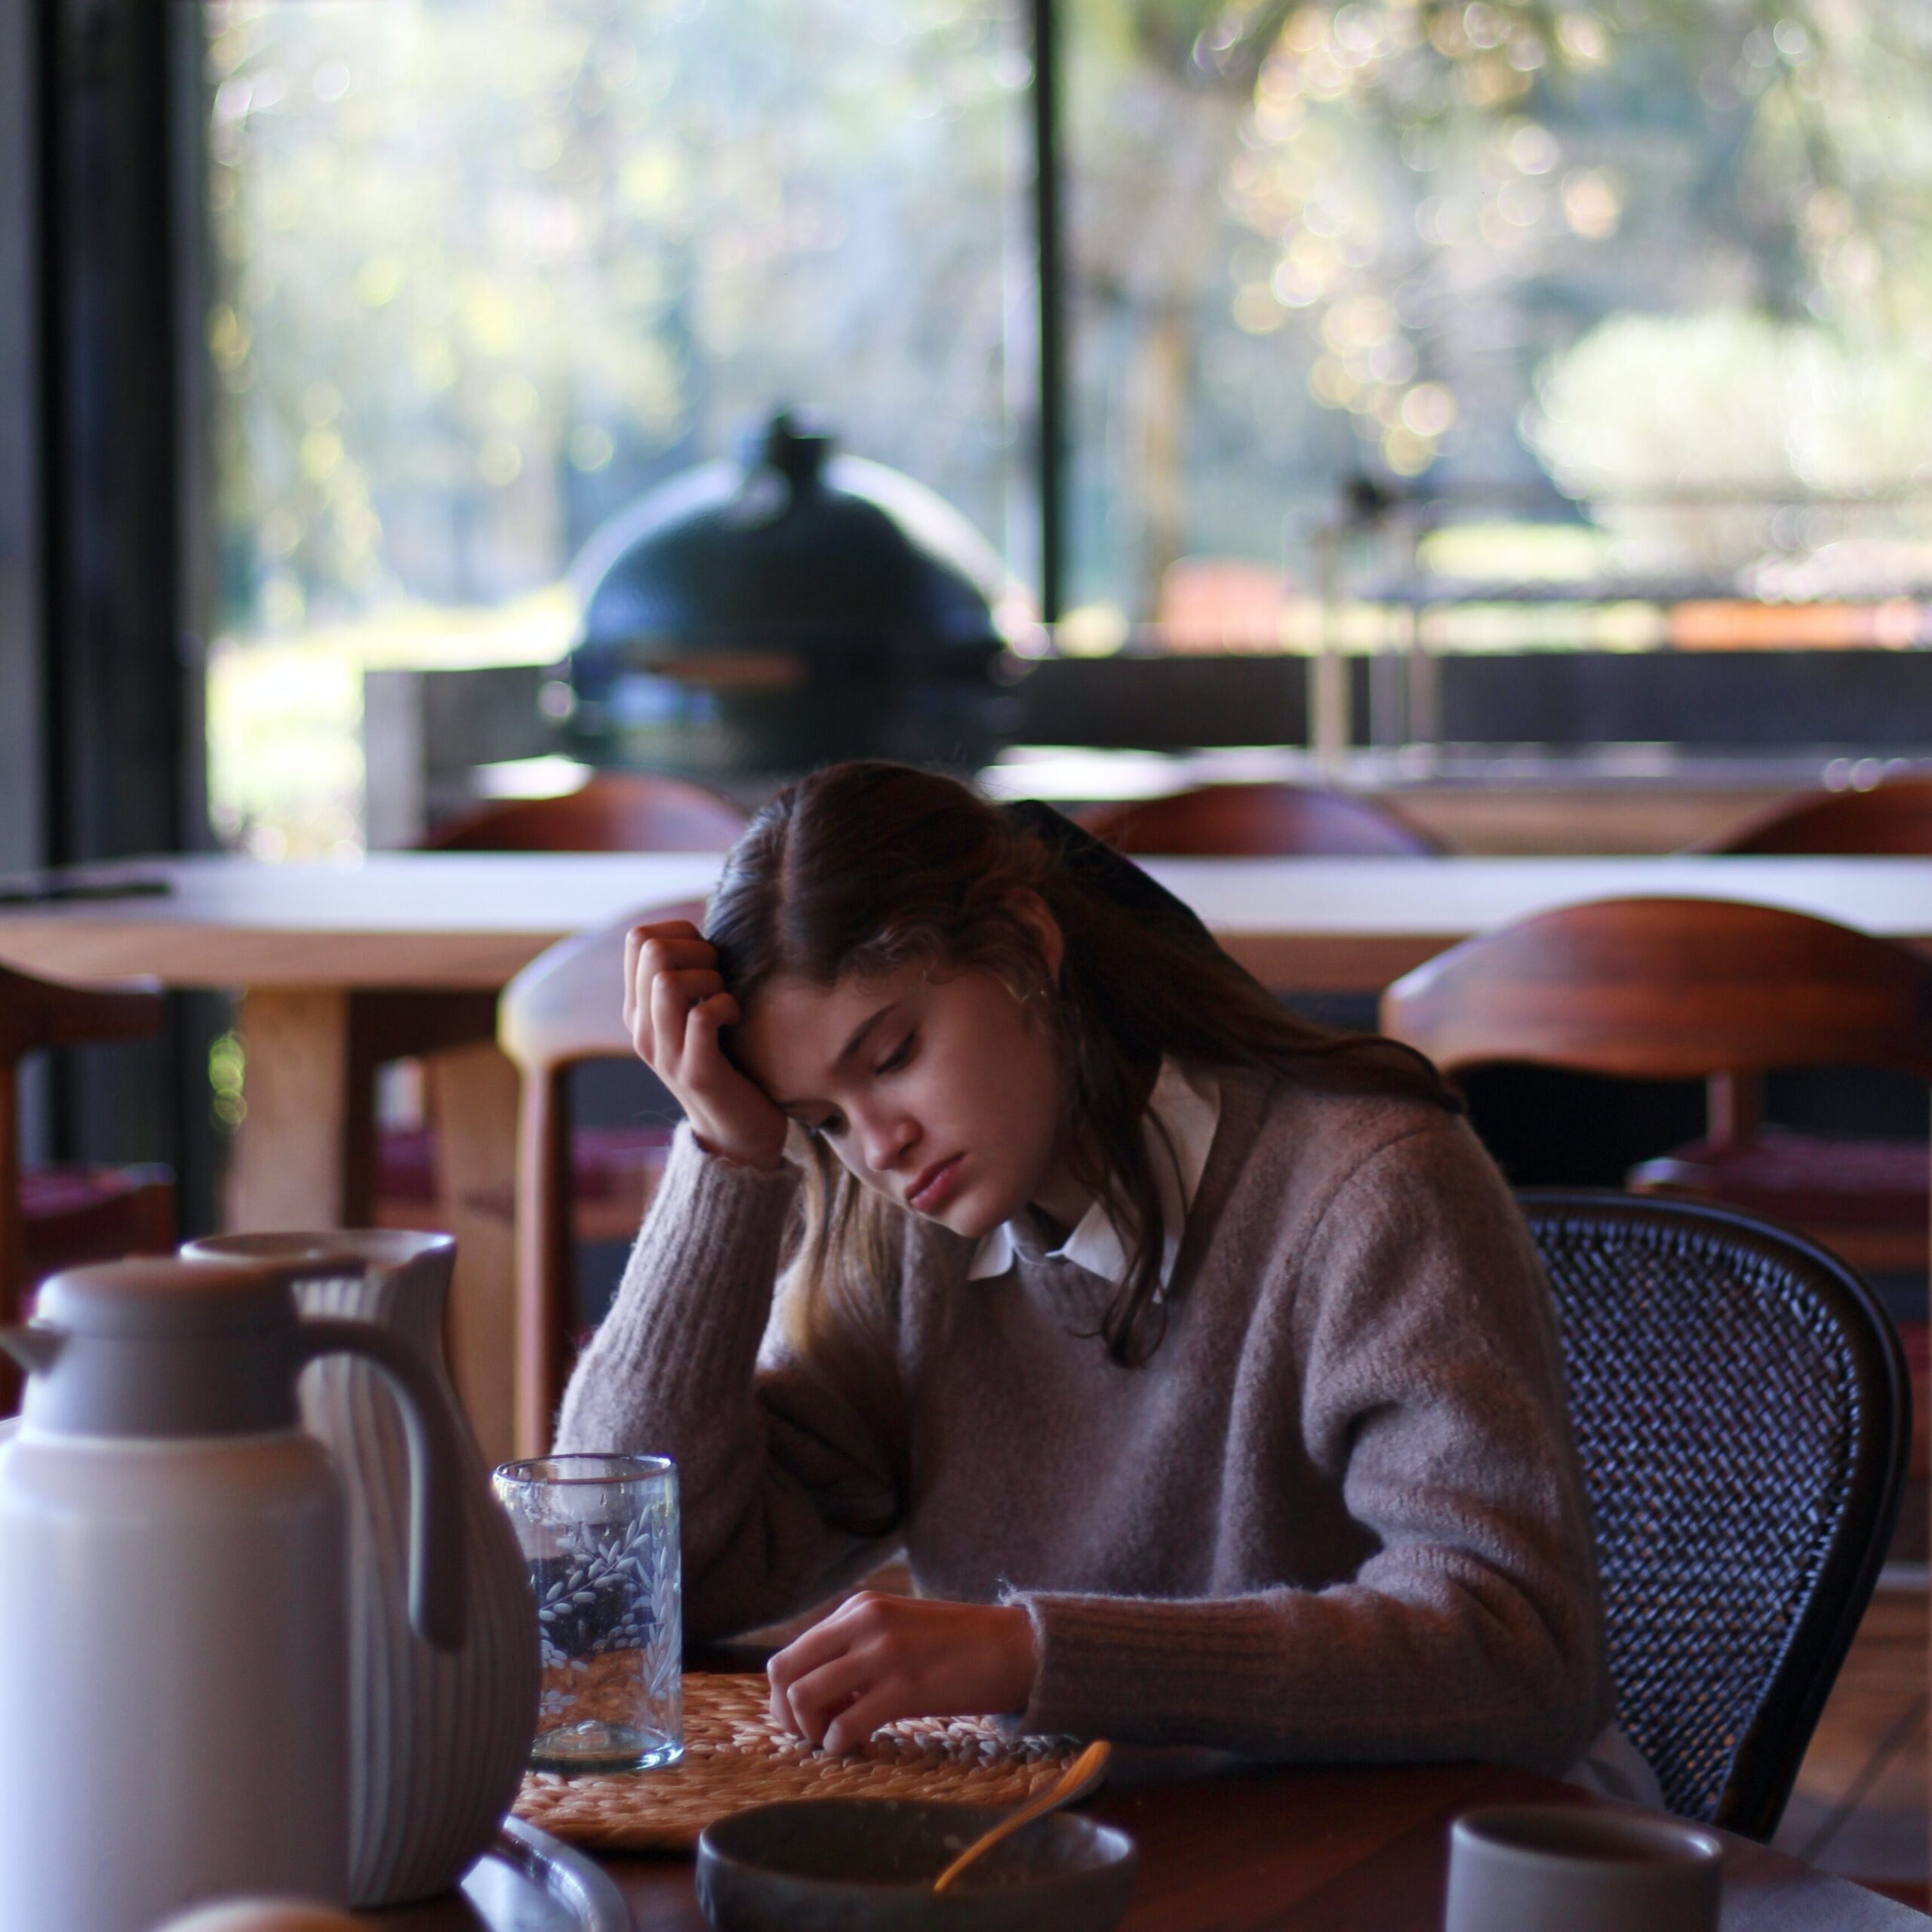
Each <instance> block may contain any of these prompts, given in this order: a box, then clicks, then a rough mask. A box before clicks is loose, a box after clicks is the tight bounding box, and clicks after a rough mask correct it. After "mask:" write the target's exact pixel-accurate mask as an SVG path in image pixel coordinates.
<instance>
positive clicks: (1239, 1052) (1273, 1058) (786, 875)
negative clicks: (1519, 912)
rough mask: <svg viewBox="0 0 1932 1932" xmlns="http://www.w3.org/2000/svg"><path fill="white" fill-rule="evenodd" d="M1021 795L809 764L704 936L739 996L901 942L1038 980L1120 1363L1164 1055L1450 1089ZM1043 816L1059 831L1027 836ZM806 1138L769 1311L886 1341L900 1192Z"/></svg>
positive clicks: (1321, 1078) (851, 965) (1150, 1239)
mask: <svg viewBox="0 0 1932 1932" xmlns="http://www.w3.org/2000/svg"><path fill="white" fill-rule="evenodd" d="M1031 810H1032V814H1033V815H1032V817H1028V816H1026V815H1024V814H1018V813H1016V812H1014V811H1012V810H1011V809H1008V810H1002V809H1001V808H999V807H998V806H995V805H993V804H989V803H988V802H987V801H986V800H985V799H983V798H980V796H979V795H977V793H975V792H973V791H971V789H968V787H967V786H964V785H963V784H961V783H958V781H957V780H954V779H951V778H947V777H940V775H938V774H935V773H933V772H928V771H920V770H918V769H917V768H914V767H912V766H909V765H903V764H888V763H886V762H884V761H872V760H867V761H859V762H855V763H852V764H840V765H834V766H832V767H831V768H829V769H828V770H826V771H819V772H815V773H814V774H812V775H811V777H808V778H804V779H801V780H799V781H798V783H795V784H793V785H790V786H787V787H786V789H784V790H783V791H782V792H780V793H779V794H778V795H777V797H776V798H774V799H773V800H772V801H771V803H770V804H768V805H767V806H765V807H764V809H763V810H762V811H760V812H759V813H758V815H757V817H755V818H754V819H753V820H752V822H751V823H750V825H749V826H748V827H747V828H746V831H745V833H744V835H743V837H742V838H740V840H739V841H738V843H737V845H735V846H734V848H732V851H731V856H730V857H728V859H727V860H726V861H725V864H724V875H723V877H722V878H721V880H720V881H719V883H718V888H717V891H715V893H714V894H713V895H712V900H711V903H710V906H709V909H708V911H707V912H706V920H705V928H706V931H705V936H706V938H707V939H709V940H710V941H711V943H712V944H713V945H714V946H716V947H717V948H718V954H719V960H718V964H719V968H720V970H721V972H722V973H723V974H724V980H725V983H726V984H727V985H728V986H729V987H730V988H731V991H732V992H734V994H735V995H737V998H738V1001H739V1002H740V1005H741V1006H742V1007H743V1008H745V1009H746V1011H749V1010H750V1008H751V1005H752V1002H753V1001H755V999H756V998H758V993H759V992H760V990H761V989H762V988H764V986H768V985H769V984H770V983H771V981H772V980H774V979H777V978H779V977H784V978H786V979H790V980H798V981H801V982H802V983H804V984H807V985H811V986H832V985H833V984H835V983H837V982H838V980H841V979H844V978H845V977H848V976H852V975H857V976H860V977H865V976H868V975H870V974H876V973H882V972H888V971H891V970H893V969H894V968H896V967H898V966H900V965H902V964H906V962H908V961H914V960H920V961H931V962H932V963H934V964H941V965H944V966H947V967H952V968H961V967H968V968H974V967H976V968H986V969H989V970H991V971H995V972H997V973H998V974H1001V977H1004V979H1005V980H1007V982H1008V984H1009V985H1011V986H1013V987H1014V989H1015V991H1016V992H1021V993H1022V994H1023V995H1027V994H1031V993H1033V992H1036V991H1037V992H1042V993H1047V994H1048V995H1050V996H1049V997H1048V998H1044V1000H1042V1001H1041V1003H1040V1008H1039V1010H1040V1011H1041V1013H1042V1015H1043V1023H1044V1024H1045V1025H1046V1026H1048V1027H1049V1028H1050V1029H1051V1033H1052V1035H1053V1039H1054V1045H1055V1048H1056V1050H1057V1054H1058V1057H1059V1060H1060V1069H1061V1091H1062V1093H1063V1096H1064V1103H1065V1106H1066V1120H1065V1121H1064V1122H1063V1128H1064V1129H1065V1130H1066V1131H1065V1132H1064V1134H1063V1139H1064V1143H1065V1144H1066V1146H1067V1148H1068V1149H1069V1157H1068V1158H1069V1164H1070V1165H1071V1166H1072V1170H1073V1172H1074V1174H1075V1178H1076V1179H1078V1180H1079V1182H1080V1183H1081V1185H1082V1186H1084V1187H1087V1188H1089V1189H1091V1191H1092V1192H1093V1194H1094V1196H1095V1198H1097V1199H1100V1200H1103V1201H1105V1202H1106V1204H1107V1206H1108V1208H1109V1211H1110V1213H1111V1214H1112V1216H1113V1217H1114V1219H1115V1223H1116V1225H1117V1226H1119V1227H1120V1228H1121V1230H1122V1233H1123V1236H1124V1239H1125V1244H1126V1246H1127V1247H1128V1269H1127V1278H1126V1279H1125V1280H1124V1281H1122V1282H1121V1284H1120V1286H1119V1288H1118V1291H1117V1292H1116V1294H1115V1296H1114V1297H1113V1299H1112V1301H1111V1302H1110V1303H1109V1305H1108V1306H1107V1307H1106V1311H1105V1312H1104V1313H1103V1315H1102V1316H1101V1317H1100V1321H1099V1323H1098V1333H1099V1334H1100V1336H1101V1337H1102V1338H1103V1340H1104V1341H1105V1343H1106V1349H1107V1352H1108V1354H1109V1356H1110V1357H1112V1359H1113V1360H1115V1361H1118V1362H1120V1363H1122V1364H1127V1365H1133V1364H1137V1363H1139V1362H1141V1361H1145V1360H1146V1358H1147V1357H1148V1356H1149V1355H1151V1354H1152V1352H1153V1350H1154V1349H1155V1348H1156V1347H1158V1346H1159V1343H1160V1340H1161V1334H1162V1331H1163V1330H1164V1326H1165V1321H1166V1316H1165V1312H1164V1307H1163V1306H1162V1304H1161V1302H1160V1301H1159V1300H1158V1299H1157V1297H1156V1296H1155V1288H1156V1287H1157V1285H1158V1281H1159V1272H1160V1262H1161V1248H1162V1237H1163V1229H1162V1226H1161V1205H1160V1197H1159V1195H1158V1191H1157V1189H1156V1187H1155V1178H1154V1167H1153V1163H1152V1161H1151V1160H1150V1159H1149V1155H1148V1150H1147V1146H1146V1141H1145V1139H1144V1138H1143V1135H1142V1134H1141V1131H1140V1121H1141V1117H1142V1115H1143V1112H1144V1111H1145V1109H1146V1100H1147V1096H1148V1094H1149V1091H1150V1089H1151V1088H1152V1084H1153V1081H1154V1079H1155V1075H1156V1074H1157V1073H1158V1070H1159V1067H1160V1063H1161V1059H1162V1057H1164V1056H1167V1055H1171V1056H1172V1057H1174V1058H1175V1059H1177V1060H1180V1061H1183V1062H1186V1063H1192V1064H1196V1065H1204V1066H1216V1067H1222V1068H1229V1069H1254V1070H1257V1071H1261V1072H1272V1073H1275V1074H1278V1075H1284V1076H1286V1077H1287V1078H1291V1079H1294V1080H1297V1081H1302V1082H1304V1083H1306V1084H1312V1085H1317V1086H1320V1087H1323V1088H1329V1089H1332V1090H1338V1091H1348V1092H1352V1093H1361V1094H1390V1095H1405V1096H1408V1097H1412V1098H1415V1099H1418V1100H1426V1101H1429V1102H1431V1103H1433V1104H1434V1105H1435V1106H1440V1107H1442V1108H1444V1109H1448V1110H1451V1111H1452V1112H1457V1111H1460V1109H1461V1106H1462V1103H1461V1101H1460V1099H1459V1098H1458V1097H1457V1095H1456V1094H1455V1093H1454V1091H1453V1090H1452V1089H1451V1088H1448V1087H1447V1085H1445V1084H1444V1081H1443V1079H1442V1077H1441V1075H1440V1074H1438V1072H1436V1070H1435V1067H1434V1066H1432V1065H1431V1064H1430V1063H1429V1061H1428V1060H1425V1059H1424V1058H1423V1057H1422V1056H1421V1055H1420V1054H1417V1053H1416V1052H1414V1051H1412V1050H1411V1049H1410V1048H1407V1047H1404V1046H1402V1045H1401V1044H1398V1042H1396V1041H1393V1040H1389V1039H1386V1038H1383V1037H1381V1036H1380V1035H1377V1034H1372V1033H1346V1032H1336V1031H1334V1030H1332V1029H1328V1028H1325V1027H1321V1026H1315V1025H1314V1024H1312V1023H1310V1022H1309V1021H1308V1020H1303V1019H1300V1018H1298V1017H1297V1016H1296V1015H1295V1014H1293V1013H1291V1012H1290V1011H1288V1009H1287V1008H1285V1007H1284V1006H1283V1005H1282V1004H1281V1003H1280V1002H1279V1001H1277V1000H1276V999H1275V998H1273V997H1272V995H1270V994H1269V992H1267V990H1266V989H1265V988H1264V987H1263V986H1261V985H1260V983H1259V982H1257V980H1254V979H1253V978H1251V977H1250V976H1249V975H1248V974H1247V973H1246V972H1245V971H1244V970H1243V969H1242V968H1241V967H1239V966H1238V965H1237V964H1235V961H1233V960H1232V959H1231V958H1229V956H1228V955H1227V954H1226V953H1225V952H1223V951H1222V950H1221V949H1220V947H1219V946H1216V945H1215V944H1214V943H1213V942H1212V941H1211V940H1210V939H1209V938H1208V937H1207V935H1206V934H1205V932H1204V931H1202V929H1201V928H1200V927H1199V926H1198V923H1195V922H1194V921H1192V918H1191V915H1188V914H1187V913H1186V912H1185V911H1184V909H1181V908H1180V907H1179V906H1177V905H1176V906H1174V907H1173V911H1174V913H1175V914H1176V915H1178V916H1177V917H1164V916H1161V915H1160V909H1159V907H1158V904H1156V905H1155V906H1153V907H1152V911H1151V915H1150V907H1149V904H1148V903H1146V902H1147V900H1149V898H1151V899H1152V900H1154V901H1156V902H1158V900H1161V898H1162V897H1164V895H1162V894H1161V893H1160V891H1159V889H1158V888H1157V887H1155V886H1154V885H1153V884H1152V881H1149V880H1147V879H1146V878H1145V877H1144V875H1140V874H1139V873H1137V872H1134V871H1132V870H1131V869H1128V868H1127V864H1126V862H1125V861H1124V860H1120V859H1118V858H1117V857H1116V858H1112V859H1111V860H1105V861H1104V862H1103V863H1101V864H1100V865H1094V864H1091V863H1070V862H1069V841H1077V843H1078V844H1084V845H1085V847H1086V849H1087V851H1088V854H1090V855H1091V856H1092V857H1101V856H1102V855H1101V854H1100V853H1099V852H1098V851H1097V849H1096V848H1094V847H1093V846H1092V844H1091V841H1085V840H1084V835H1082V834H1080V833H1078V832H1077V831H1075V829H1073V828H1072V827H1071V826H1068V825H1066V822H1065V821H1063V820H1058V821H1056V820H1053V818H1052V815H1051V814H1044V813H1042V812H1041V811H1040V809H1039V808H1037V807H1035V808H1031ZM1043 821H1045V822H1048V823H1057V825H1058V826H1059V827H1060V829H1061V831H1062V832H1063V833H1064V834H1065V835H1066V836H1065V838H1054V837H1051V836H1043V835H1042V833H1041V830H1040V829H1039V827H1040V826H1041V823H1042V822H1043ZM1075 849H1077V844H1076V848H1075ZM1109 868H1111V869H1112V875H1113V876H1112V879H1111V880H1110V879H1109ZM1122 884H1126V886H1127V887H1128V890H1126V891H1122V890H1121V886H1122ZM1029 891H1030V892H1032V893H1035V894H1038V896H1039V897H1040V899H1041V900H1044V902H1045V903H1046V905H1047V906H1048V909H1049V910H1050V911H1051V912H1052V914H1053V915H1054V918H1055V919H1056V920H1057V921H1058V922H1059V925H1060V931H1061V934H1063V938H1064V940H1065V948H1064V951H1063V955H1062V957H1061V959H1060V968H1059V972H1058V976H1057V981H1056V980H1054V977H1053V976H1052V975H1051V974H1049V973H1048V968H1047V963H1046V960H1045V958H1044V956H1043V955H1042V953H1041V947H1040V943H1039V940H1038V937H1037V936H1036V934H1035V931H1034V929H1033V928H1032V927H1030V926H1029V925H1028V924H1026V921H1025V920H1024V919H1023V918H1022V917H1021V916H1020V914H1019V912H1018V911H1017V909H1016V895H1018V894H1023V893H1025V892H1029ZM1137 902H1138V903H1137ZM811 1146H812V1149H813V1152H814V1162H813V1167H812V1168H811V1170H810V1171H808V1177H807V1180H808V1184H807V1187H806V1190H805V1209H804V1223H803V1226H802V1228H801V1231H800V1237H799V1241H798V1246H797V1248H796V1251H795V1257H794V1261H793V1272H792V1287H791V1293H792V1297H793V1300H792V1303H791V1305H790V1306H789V1309H788V1314H789V1317H790V1321H791V1326H792V1332H793V1334H794V1336H795V1339H796V1340H798V1342H799V1343H801V1345H802V1346H806V1347H808V1348H811V1349H817V1348H818V1347H820V1346H822V1345H823V1343H824V1342H825V1341H826V1340H827V1339H828V1337H829V1333H830V1331H832V1330H834V1329H836V1330H838V1331H841V1334H842V1337H844V1338H849V1339H850V1340H854V1341H857V1340H860V1339H861V1338H862V1337H865V1336H867V1335H869V1337H870V1338H871V1339H872V1341H874V1342H875V1343H877V1344H878V1345H879V1346H880V1347H881V1349H883V1348H884V1347H885V1346H888V1341H889V1338H888V1337H887V1336H886V1334H884V1332H883V1331H882V1325H881V1323H882V1317H883V1314H884V1311H883V1309H882V1308H881V1305H880V1300H879V1287H880V1284H881V1283H882V1282H883V1281H885V1280H886V1279H887V1278H888V1273H887V1271H888V1269H890V1267H891V1256H892V1252H893V1250H894V1247H896V1246H897V1242H898V1239H899V1238H900V1236H901V1235H903V1228H904V1215H905V1210H903V1208H901V1207H899V1206H898V1205H897V1204H896V1203H894V1202H892V1201H888V1200H887V1199H886V1198H884V1197H883V1196H881V1195H878V1194H875V1193H873V1192H871V1191H870V1190H869V1189H865V1188H863V1187H862V1186H860V1183H858V1182H857V1180H854V1177H852V1176H851V1174H849V1173H848V1171H846V1170H845V1169H844V1167H843V1166H842V1165H841V1164H840V1163H839V1162H838V1161H837V1160H836V1159H835V1158H834V1157H833V1156H832V1154H831V1153H830V1152H829V1151H828V1150H827V1149H826V1148H824V1147H823V1146H822V1145H820V1143H818V1142H817V1140H814V1141H813V1142H812V1143H811Z"/></svg>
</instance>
